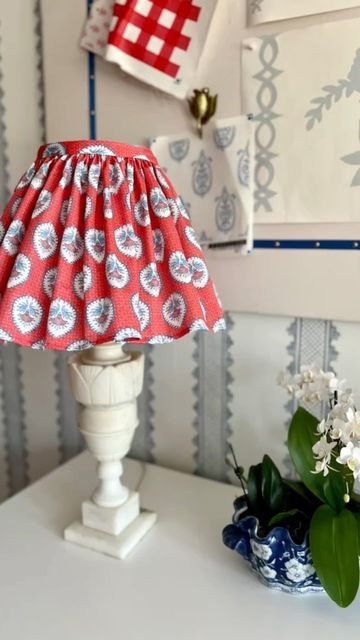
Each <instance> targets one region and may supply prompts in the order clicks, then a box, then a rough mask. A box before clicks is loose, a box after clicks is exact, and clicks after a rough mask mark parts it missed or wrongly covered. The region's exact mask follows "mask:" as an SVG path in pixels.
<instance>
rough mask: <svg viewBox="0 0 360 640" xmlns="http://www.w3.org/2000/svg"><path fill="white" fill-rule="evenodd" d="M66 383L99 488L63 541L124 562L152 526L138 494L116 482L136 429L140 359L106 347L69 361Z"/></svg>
mask: <svg viewBox="0 0 360 640" xmlns="http://www.w3.org/2000/svg"><path fill="white" fill-rule="evenodd" d="M69 374H70V384H71V388H72V390H73V393H74V396H75V398H76V400H77V402H79V404H80V407H81V409H80V431H81V433H82V434H83V436H84V438H85V441H86V443H87V446H88V448H89V450H90V452H91V453H92V454H93V456H94V457H95V459H96V461H97V474H98V485H97V487H96V489H95V491H94V493H93V495H92V497H91V498H90V499H89V500H86V501H85V502H83V504H82V518H81V522H80V521H79V522H75V523H73V524H72V525H70V526H69V527H68V528H67V529H66V530H65V533H64V536H65V539H66V540H69V541H70V542H74V543H76V544H79V545H81V546H84V547H87V548H89V549H93V550H95V551H100V552H102V553H106V554H108V555H111V556H114V557H116V558H125V557H126V556H127V554H128V553H129V552H130V551H131V550H132V549H133V548H134V546H135V545H136V544H137V543H138V542H139V541H140V540H141V539H142V538H143V537H144V535H145V534H146V533H147V531H148V530H149V529H150V528H151V527H152V526H153V524H154V523H155V521H156V515H155V514H154V513H151V512H148V511H141V510H140V501H139V494H138V493H135V492H130V491H129V489H127V487H124V486H123V484H122V483H121V475H122V463H121V461H122V459H123V458H124V457H125V456H126V454H127V453H128V451H129V449H130V446H131V442H132V439H133V437H134V433H135V429H136V427H137V426H138V419H137V405H136V399H137V396H138V395H139V394H140V393H141V389H142V386H143V377H144V375H143V374H144V356H143V355H142V354H140V353H131V354H125V353H124V351H123V349H122V347H121V346H120V345H116V344H106V345H101V346H97V347H94V348H92V349H91V350H89V352H88V353H86V352H85V353H84V354H83V355H80V356H79V355H76V356H74V357H72V358H71V359H70V361H69Z"/></svg>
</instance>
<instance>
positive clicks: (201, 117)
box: [188, 87, 218, 138]
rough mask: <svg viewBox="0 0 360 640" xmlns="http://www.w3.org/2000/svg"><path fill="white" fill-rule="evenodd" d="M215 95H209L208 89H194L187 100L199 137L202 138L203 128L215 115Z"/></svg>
mask: <svg viewBox="0 0 360 640" xmlns="http://www.w3.org/2000/svg"><path fill="white" fill-rule="evenodd" d="M217 98H218V97H217V95H216V96H212V95H210V89H209V88H208V87H204V89H200V90H199V89H194V94H193V96H192V97H191V98H188V103H189V107H190V111H191V113H192V115H193V116H194V118H195V120H196V128H197V132H198V134H199V137H200V138H202V137H203V126H204V125H205V124H206V123H207V122H209V120H210V119H211V118H212V117H213V115H215V113H216V107H217Z"/></svg>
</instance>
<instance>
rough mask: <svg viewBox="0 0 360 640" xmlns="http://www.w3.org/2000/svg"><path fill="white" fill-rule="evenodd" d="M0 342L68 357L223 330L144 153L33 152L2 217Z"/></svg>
mask: <svg viewBox="0 0 360 640" xmlns="http://www.w3.org/2000/svg"><path fill="white" fill-rule="evenodd" d="M0 295H1V298H0V339H1V341H3V342H16V343H17V344H20V345H24V346H27V347H33V348H35V349H60V350H68V351H78V350H82V349H86V348H88V347H90V346H93V345H96V344H100V343H104V342H108V341H115V342H121V343H123V342H138V343H160V342H168V341H171V340H173V339H176V338H179V337H181V336H183V335H185V334H187V333H188V332H190V331H194V330H198V329H205V330H209V331H217V330H219V329H223V328H224V320H223V313H222V310H221V306H220V303H219V301H218V298H217V296H216V293H215V290H214V286H213V283H212V282H211V279H210V277H209V273H208V269H207V267H206V264H205V260H204V256H203V254H202V251H201V248H200V246H199V244H198V242H197V239H196V235H195V232H194V229H193V228H192V226H191V222H190V218H189V214H188V212H187V210H186V208H185V206H184V204H183V202H182V200H181V198H180V197H179V196H178V195H177V193H176V192H175V190H174V187H173V186H172V185H171V183H170V182H169V180H168V179H167V178H166V177H165V175H164V173H163V172H162V171H161V169H160V168H159V166H158V163H157V161H156V158H155V157H154V156H153V154H152V153H151V152H150V151H149V150H148V149H146V148H142V147H132V146H129V145H126V144H121V143H118V142H103V141H96V142H95V141H91V140H82V141H75V142H61V143H54V144H48V145H44V146H42V147H40V149H39V152H38V155H37V158H36V160H35V162H34V163H33V164H32V166H31V167H30V169H29V170H28V171H27V172H26V174H25V175H24V176H23V177H22V178H21V180H20V182H19V183H18V185H17V187H16V189H15V191H14V194H13V195H12V197H11V199H10V201H9V203H8V205H7V207H6V209H5V211H4V213H3V215H2V217H1V218H0Z"/></svg>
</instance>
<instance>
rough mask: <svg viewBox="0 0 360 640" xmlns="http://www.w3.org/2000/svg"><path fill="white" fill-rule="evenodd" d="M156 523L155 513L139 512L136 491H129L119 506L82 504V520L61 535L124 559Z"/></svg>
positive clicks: (76, 542)
mask: <svg viewBox="0 0 360 640" xmlns="http://www.w3.org/2000/svg"><path fill="white" fill-rule="evenodd" d="M155 522H156V513H152V512H151V511H140V508H139V494H138V493H130V495H129V498H128V500H127V501H126V502H125V503H124V504H123V505H121V507H98V506H97V505H95V504H94V503H93V502H92V501H90V500H86V501H85V502H83V504H82V522H74V523H73V524H71V525H70V526H69V527H68V528H67V529H65V532H64V537H65V540H68V541H69V542H74V543H75V544H79V545H80V546H82V547H87V548H88V549H93V550H94V551H100V552H101V553H105V554H106V555H109V556H113V557H114V558H119V559H121V560H123V559H124V558H126V556H127V555H128V554H129V553H130V552H131V551H132V550H133V548H134V547H136V545H137V544H138V543H139V542H140V541H141V540H142V539H143V537H144V536H145V535H146V534H147V532H148V531H149V530H150V529H151V528H152V527H153V525H154V524H155Z"/></svg>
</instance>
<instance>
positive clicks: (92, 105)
mask: <svg viewBox="0 0 360 640" xmlns="http://www.w3.org/2000/svg"><path fill="white" fill-rule="evenodd" d="M92 3H93V0H87V10H88V14H89V13H90V9H91V5H92ZM88 81H89V137H90V138H91V139H92V140H96V90H95V54H94V53H91V52H89V53H88Z"/></svg>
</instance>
